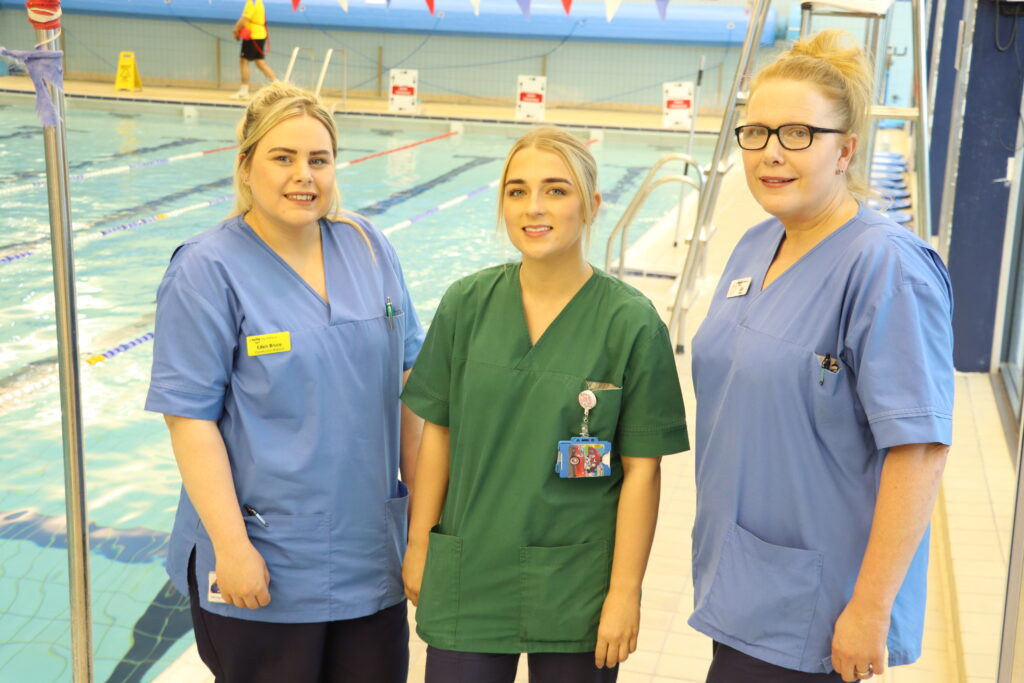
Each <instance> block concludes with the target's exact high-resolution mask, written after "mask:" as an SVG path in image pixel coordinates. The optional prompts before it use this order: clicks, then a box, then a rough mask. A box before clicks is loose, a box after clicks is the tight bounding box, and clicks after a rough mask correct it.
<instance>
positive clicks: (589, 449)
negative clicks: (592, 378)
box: [555, 389, 612, 479]
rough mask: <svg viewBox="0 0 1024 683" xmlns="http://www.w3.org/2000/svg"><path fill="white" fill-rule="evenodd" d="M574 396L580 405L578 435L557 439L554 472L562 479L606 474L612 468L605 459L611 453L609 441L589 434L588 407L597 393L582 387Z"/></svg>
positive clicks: (595, 402)
mask: <svg viewBox="0 0 1024 683" xmlns="http://www.w3.org/2000/svg"><path fill="white" fill-rule="evenodd" d="M578 400H579V403H580V407H581V408H583V424H582V425H581V426H580V435H579V436H574V437H572V438H571V439H569V440H568V441H559V442H558V458H557V459H556V461H555V472H556V473H557V474H558V476H559V477H561V478H562V479H577V478H580V477H607V476H610V475H611V473H612V468H611V466H610V465H609V464H608V462H607V461H608V459H609V458H610V457H611V454H612V445H611V443H610V442H608V441H601V440H599V439H597V438H595V437H592V436H590V411H591V409H592V408H593V407H594V406H596V405H597V395H596V394H595V393H594V392H593V391H591V390H590V389H586V390H584V391H581V392H580V395H579V396H578Z"/></svg>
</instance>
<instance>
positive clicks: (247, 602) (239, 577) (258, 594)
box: [197, 541, 270, 609]
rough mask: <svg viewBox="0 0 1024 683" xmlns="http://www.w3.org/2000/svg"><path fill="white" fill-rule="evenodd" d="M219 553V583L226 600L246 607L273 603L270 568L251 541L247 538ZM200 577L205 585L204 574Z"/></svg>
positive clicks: (217, 570)
mask: <svg viewBox="0 0 1024 683" xmlns="http://www.w3.org/2000/svg"><path fill="white" fill-rule="evenodd" d="M216 554H217V569H216V574H217V587H218V588H219V589H220V594H221V597H223V598H224V602H226V603H228V604H229V605H234V606H235V607H244V608H246V609H259V608H260V607H266V606H267V605H269V604H270V572H269V571H268V570H267V563H266V562H264V561H263V556H262V555H260V553H259V551H258V550H256V548H254V547H253V545H252V543H250V542H248V541H246V542H244V543H240V544H238V546H237V547H234V548H232V549H230V550H227V551H221V552H217V553H216ZM197 578H199V579H200V581H199V584H200V585H202V578H203V577H197Z"/></svg>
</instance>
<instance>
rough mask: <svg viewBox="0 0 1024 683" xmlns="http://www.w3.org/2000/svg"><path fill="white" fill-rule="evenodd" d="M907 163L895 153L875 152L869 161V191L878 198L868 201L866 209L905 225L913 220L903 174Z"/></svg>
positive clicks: (901, 156)
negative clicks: (880, 213)
mask: <svg viewBox="0 0 1024 683" xmlns="http://www.w3.org/2000/svg"><path fill="white" fill-rule="evenodd" d="M906 172H907V161H906V159H905V158H904V156H903V155H902V154H897V153H896V152H875V155H874V157H873V158H872V161H871V189H872V190H874V191H875V192H876V193H877V194H878V195H880V196H879V197H876V198H872V199H869V200H868V202H867V204H868V208H871V209H874V210H875V211H881V212H882V213H884V214H885V215H886V216H888V217H889V218H890V219H892V220H893V221H895V222H897V223H899V224H901V225H906V224H908V223H911V222H912V221H913V220H914V214H913V212H912V211H910V210H908V209H911V201H910V192H909V190H907V182H906V177H905V174H906Z"/></svg>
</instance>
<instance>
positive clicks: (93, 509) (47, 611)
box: [0, 95, 710, 683]
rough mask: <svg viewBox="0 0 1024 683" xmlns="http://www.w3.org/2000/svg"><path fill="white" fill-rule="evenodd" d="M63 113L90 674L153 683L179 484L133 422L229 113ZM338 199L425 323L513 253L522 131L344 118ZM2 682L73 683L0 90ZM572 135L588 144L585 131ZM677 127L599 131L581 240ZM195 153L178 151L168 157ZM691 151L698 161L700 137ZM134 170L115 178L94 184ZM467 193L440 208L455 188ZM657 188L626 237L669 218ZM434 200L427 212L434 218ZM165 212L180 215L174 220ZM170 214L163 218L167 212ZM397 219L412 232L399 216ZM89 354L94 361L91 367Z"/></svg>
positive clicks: (214, 185)
mask: <svg viewBox="0 0 1024 683" xmlns="http://www.w3.org/2000/svg"><path fill="white" fill-rule="evenodd" d="M98 106H106V105H90V104H87V103H82V102H77V101H71V102H69V110H68V113H67V134H68V156H69V165H70V173H71V174H72V176H73V177H74V176H81V175H85V176H86V177H84V178H80V179H77V180H75V179H73V180H72V182H71V201H72V207H71V211H72V218H73V223H74V234H75V244H76V246H75V259H76V269H77V276H78V277H77V294H78V310H79V342H80V351H81V358H82V364H81V379H82V411H83V420H84V435H85V453H86V473H87V509H88V516H89V522H90V528H91V533H90V543H91V552H90V563H91V572H92V574H91V579H92V609H93V638H94V652H95V677H96V680H98V681H139V680H151V679H152V678H153V677H155V676H156V675H158V674H159V672H160V671H162V670H163V669H164V668H165V667H166V666H167V665H168V664H169V663H170V662H171V661H173V660H174V659H175V658H176V657H177V656H178V655H180V654H181V652H182V651H183V650H184V649H185V648H186V647H188V645H190V644H191V642H192V636H191V626H190V621H189V616H188V610H187V605H186V604H185V603H184V602H183V600H182V599H181V598H180V596H178V595H177V593H176V592H175V591H173V589H169V586H168V584H167V577H166V575H165V573H164V568H163V563H164V555H165V552H166V539H167V533H168V531H169V530H170V527H171V523H172V518H173V513H174V510H175V506H176V503H177V498H178V491H179V488H180V479H179V477H178V472H177V468H176V466H175V464H174V458H173V456H172V454H171V450H170V445H169V441H168V438H167V434H166V429H165V427H164V425H163V421H162V420H161V418H160V416H159V415H154V414H150V413H146V412H144V411H143V409H142V406H143V401H144V398H145V393H146V388H147V386H148V379H149V367H150V363H151V360H152V356H151V353H152V343H151V339H152V334H151V332H152V329H153V315H154V297H155V292H156V287H157V284H158V283H159V281H160V278H161V276H162V274H163V271H164V269H165V267H166V264H167V261H168V258H169V257H170V255H171V252H172V251H173V249H174V247H175V246H176V245H178V244H179V243H180V242H181V241H182V240H184V239H185V238H187V237H189V236H190V235H193V234H195V233H197V232H200V231H203V230H205V229H207V228H210V227H212V226H213V225H215V224H216V223H217V222H218V221H220V220H222V219H223V218H224V217H226V216H227V215H228V213H229V212H230V210H231V207H232V201H231V198H230V195H231V192H232V190H231V180H230V176H231V164H232V158H233V156H232V155H233V152H232V151H231V150H222V151H212V152H210V153H208V154H201V155H200V154H193V153H198V152H203V151H207V150H218V149H219V148H222V147H225V146H230V145H232V144H234V138H233V130H234V124H235V117H236V116H237V114H238V112H237V111H233V112H226V113H225V112H218V111H216V110H205V109H204V110H203V111H202V112H201V113H200V115H199V117H198V119H195V120H191V121H186V120H185V119H183V117H182V114H181V108H180V107H170V106H168V107H166V108H157V107H155V106H148V107H146V108H145V109H128V108H125V106H126V105H121V104H118V105H117V106H118V107H119V108H118V109H117V110H114V111H108V110H103V109H99V108H93V107H98ZM338 121H339V127H340V129H341V150H340V153H339V162H345V161H352V160H356V159H361V158H363V157H366V156H369V155H372V154H375V153H378V152H383V151H387V150H392V149H395V148H397V147H402V146H405V145H410V144H412V143H416V142H419V141H422V140H428V139H431V138H439V139H436V140H433V141H431V142H425V143H423V144H420V145H417V146H414V147H411V148H408V149H405V150H401V151H397V152H394V153H390V154H384V155H381V156H377V157H374V158H371V159H367V160H365V161H360V162H359V163H355V164H352V165H350V166H347V167H344V168H340V169H339V171H338V184H339V187H340V189H341V193H342V202H343V205H344V206H345V207H346V208H350V209H353V210H356V211H359V212H360V213H363V214H364V215H367V216H368V217H369V218H370V219H371V220H372V221H373V222H374V223H375V224H376V225H377V226H378V227H379V228H381V229H384V230H391V231H390V233H389V235H390V238H391V240H392V242H393V244H394V246H395V248H396V250H397V252H398V254H399V257H400V258H401V260H402V264H403V268H404V270H405V276H406V280H407V282H408V285H409V288H410V291H411V294H412V297H413V301H414V302H415V304H416V307H417V310H418V311H419V313H420V315H421V317H422V318H423V320H424V322H425V323H429V321H430V319H431V317H432V315H433V312H434V309H435V308H436V306H437V304H438V302H439V301H440V298H441V295H442V294H443V292H444V291H445V289H446V288H447V286H448V285H449V284H450V283H451V282H452V281H454V280H455V279H457V278H459V277H462V276H464V275H467V274H469V273H472V272H474V271H476V270H478V269H480V268H482V267H485V266H488V265H491V264H494V263H497V262H501V261H506V260H510V259H512V258H513V257H514V250H513V249H512V248H511V246H509V245H508V243H507V240H504V239H503V238H502V237H501V236H500V235H499V234H498V232H497V230H496V228H495V223H496V217H495V212H496V189H494V188H486V189H481V188H485V186H487V185H488V184H490V183H492V182H493V181H495V180H497V177H498V174H499V173H500V171H501V163H502V160H503V158H504V154H505V152H506V151H507V149H508V148H509V146H510V145H511V143H512V141H513V140H514V139H515V137H516V136H518V135H520V134H521V133H522V131H523V128H521V127H516V126H486V125H482V124H480V125H469V124H467V125H466V129H465V131H464V132H460V133H457V134H455V135H450V136H447V137H439V136H442V135H443V134H445V133H448V132H449V125H448V124H447V123H439V122H426V121H407V120H402V121H397V120H390V119H386V118H378V119H361V120H360V119H354V118H351V117H345V118H341V117H339V119H338ZM0 122H2V126H0V429H2V433H3V445H2V446H0V681H33V682H40V683H43V682H46V681H65V680H70V678H71V670H70V635H69V622H68V589H67V583H68V582H67V556H66V544H65V539H64V521H63V515H64V511H65V506H64V484H63V462H62V450H61V428H60V403H59V390H58V384H57V369H56V341H55V328H54V308H53V306H54V305H53V293H52V275H51V261H50V251H49V246H48V245H49V223H48V213H47V203H46V195H45V188H43V187H39V186H38V185H37V184H38V183H39V182H40V181H42V180H45V176H44V175H43V174H44V171H45V166H44V161H43V143H42V135H41V130H40V127H39V124H38V122H37V120H36V118H35V114H34V111H33V107H32V103H31V100H29V99H28V98H24V97H17V96H2V95H0ZM580 134H581V135H584V134H585V133H584V132H583V131H580ZM685 142H686V136H685V135H682V134H678V133H665V134H640V133H629V134H621V133H615V132H611V131H609V132H607V133H606V134H605V138H604V140H603V141H601V142H599V143H597V144H595V145H594V146H593V151H594V154H595V156H596V157H597V160H598V163H599V166H600V178H601V180H600V188H601V190H602V192H603V195H604V204H603V205H602V208H601V214H600V216H599V219H598V222H597V224H596V225H595V230H594V235H593V238H592V240H591V245H590V255H591V259H592V261H593V262H594V263H595V264H597V265H602V262H603V258H604V248H605V242H606V238H607V235H608V233H609V232H610V230H611V228H612V226H614V224H615V222H616V221H617V220H618V218H619V216H620V215H621V213H622V211H623V210H624V209H625V207H626V205H627V204H628V202H629V201H630V199H631V198H632V196H633V194H634V192H635V191H636V189H637V187H638V185H639V183H640V181H641V180H642V179H643V176H644V174H645V173H646V172H647V170H648V169H649V168H650V166H651V165H652V164H653V163H654V162H655V161H656V160H657V159H658V158H660V157H661V156H663V155H665V154H668V153H671V152H679V151H683V149H684V148H685ZM185 155H191V156H188V157H187V158H184V159H177V157H180V156H185ZM695 156H697V157H698V158H701V159H705V160H706V159H707V158H708V157H709V156H710V147H709V146H707V145H706V144H705V145H702V146H701V147H700V148H698V149H696V150H695ZM126 165H127V166H130V167H131V171H130V172H116V173H107V174H99V172H100V171H104V170H106V169H116V168H117V167H122V166H126ZM467 194H469V195H471V196H469V197H467V198H465V199H463V200H462V201H460V202H458V203H452V204H451V205H450V206H449V205H448V204H449V203H450V202H451V200H456V199H458V198H460V197H463V196H464V195H467ZM676 199H677V194H676V193H675V192H674V191H669V190H666V191H664V192H661V193H656V194H655V195H654V197H653V198H652V199H651V201H650V202H649V203H648V206H647V208H646V209H645V210H644V211H643V212H642V214H641V216H640V218H639V219H638V220H637V222H636V224H635V226H634V228H633V230H632V233H631V236H632V237H633V238H634V239H635V238H638V237H639V236H640V235H641V234H642V232H643V231H644V229H645V228H647V227H650V226H651V225H652V224H653V223H654V222H655V221H656V220H657V219H658V218H660V217H661V216H662V215H664V213H665V212H666V211H668V210H669V209H670V208H671V207H672V206H673V204H674V202H675V200H676ZM439 207H441V208H439ZM175 212H178V213H175ZM168 214H170V215H168ZM410 221H412V222H410ZM90 359H91V361H92V362H90Z"/></svg>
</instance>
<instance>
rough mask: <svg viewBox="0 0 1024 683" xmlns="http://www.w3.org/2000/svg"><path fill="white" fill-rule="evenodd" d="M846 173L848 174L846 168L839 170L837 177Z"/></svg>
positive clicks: (837, 170)
mask: <svg viewBox="0 0 1024 683" xmlns="http://www.w3.org/2000/svg"><path fill="white" fill-rule="evenodd" d="M844 173H846V169H845V168H837V169H836V175H843V174H844Z"/></svg>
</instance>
